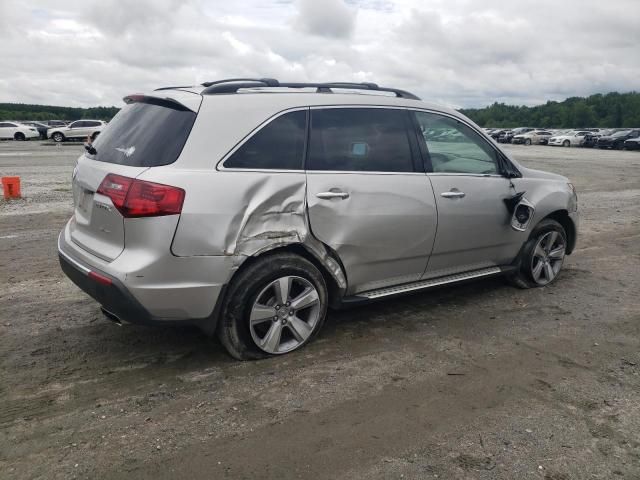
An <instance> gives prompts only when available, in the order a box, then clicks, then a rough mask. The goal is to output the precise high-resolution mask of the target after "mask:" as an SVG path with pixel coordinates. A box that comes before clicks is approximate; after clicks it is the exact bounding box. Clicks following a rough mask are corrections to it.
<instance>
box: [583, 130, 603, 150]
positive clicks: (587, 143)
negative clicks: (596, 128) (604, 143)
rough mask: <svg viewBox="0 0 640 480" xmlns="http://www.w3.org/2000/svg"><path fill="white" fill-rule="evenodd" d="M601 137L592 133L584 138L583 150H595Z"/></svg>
mask: <svg viewBox="0 0 640 480" xmlns="http://www.w3.org/2000/svg"><path fill="white" fill-rule="evenodd" d="M600 137H601V135H600V134H599V133H590V134H588V135H585V136H584V141H583V142H582V147H583V148H594V147H595V146H596V144H597V143H598V138H600Z"/></svg>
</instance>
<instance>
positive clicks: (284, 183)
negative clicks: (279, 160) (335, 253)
mask: <svg viewBox="0 0 640 480" xmlns="http://www.w3.org/2000/svg"><path fill="white" fill-rule="evenodd" d="M195 180H196V181H194V179H190V184H189V188H190V190H191V192H193V193H192V195H191V196H190V197H187V198H186V199H185V207H186V208H185V211H186V212H188V213H184V212H183V213H182V215H181V217H180V223H179V225H178V229H177V231H176V234H175V236H174V239H173V243H172V246H171V249H172V252H173V254H174V255H176V256H184V257H188V256H209V255H212V256H216V255H223V256H228V257H234V265H235V266H236V268H237V267H239V266H240V265H241V264H242V262H243V261H244V260H245V259H246V258H247V257H251V256H256V255H260V254H262V253H264V252H266V251H269V250H274V249H276V248H279V247H284V246H287V245H292V244H296V245H301V246H303V247H305V248H306V249H307V251H309V252H310V253H311V254H312V255H313V256H314V257H315V258H316V259H317V260H318V261H319V262H321V264H322V265H323V266H324V267H325V268H326V270H327V271H328V272H329V273H330V274H331V276H332V277H333V279H334V280H335V282H336V284H337V285H338V287H339V288H340V289H343V290H344V289H346V278H345V276H344V273H343V272H342V269H341V268H340V265H339V263H338V262H337V261H336V260H335V259H333V258H332V257H331V254H330V253H329V252H328V250H327V249H326V247H325V246H324V245H323V244H322V243H321V242H319V241H318V240H317V239H315V238H314V237H313V235H311V233H310V228H309V222H308V219H307V214H306V212H307V209H306V199H305V191H306V176H305V174H304V172H299V173H291V172H290V173H279V174H277V175H274V174H272V173H266V172H235V171H208V172H202V174H201V175H198V176H197V177H196V179H195Z"/></svg>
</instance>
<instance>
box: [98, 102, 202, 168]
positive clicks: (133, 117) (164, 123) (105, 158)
mask: <svg viewBox="0 0 640 480" xmlns="http://www.w3.org/2000/svg"><path fill="white" fill-rule="evenodd" d="M195 119H196V114H195V113H194V112H192V111H191V110H186V109H177V108H173V107H170V106H165V105H156V104H150V103H143V102H136V103H130V104H128V105H126V106H124V107H123V108H122V109H121V110H120V111H119V112H118V113H117V114H116V116H115V117H113V120H111V121H110V122H109V124H108V125H106V126H105V128H104V129H103V130H102V132H101V133H100V135H99V136H98V137H97V139H96V140H95V142H93V146H94V148H95V149H96V152H97V153H96V154H95V155H92V156H90V157H89V158H91V159H93V160H97V161H99V162H107V163H117V164H119V165H128V166H132V167H158V166H161V165H169V164H170V163H173V162H175V161H176V160H177V158H178V156H179V155H180V152H181V151H182V148H183V147H184V144H185V142H186V141H187V138H188V137H189V133H190V132H191V127H193V123H194V122H195Z"/></svg>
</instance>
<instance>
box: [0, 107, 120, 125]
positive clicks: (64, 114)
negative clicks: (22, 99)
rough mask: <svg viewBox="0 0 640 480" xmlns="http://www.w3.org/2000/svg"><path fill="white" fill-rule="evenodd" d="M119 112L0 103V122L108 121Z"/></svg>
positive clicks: (108, 109) (104, 109) (94, 108)
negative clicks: (88, 119) (82, 119)
mask: <svg viewBox="0 0 640 480" xmlns="http://www.w3.org/2000/svg"><path fill="white" fill-rule="evenodd" d="M118 110H120V109H119V108H117V107H91V108H76V107H53V106H49V105H29V104H26V103H0V120H78V119H81V118H91V119H93V120H106V121H109V120H111V119H112V118H113V116H114V115H115V114H116V113H118Z"/></svg>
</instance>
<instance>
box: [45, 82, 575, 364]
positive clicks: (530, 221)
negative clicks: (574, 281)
mask: <svg viewBox="0 0 640 480" xmlns="http://www.w3.org/2000/svg"><path fill="white" fill-rule="evenodd" d="M124 100H125V103H126V106H125V107H124V108H122V110H121V111H120V112H119V113H118V114H117V115H116V117H115V118H114V119H113V120H112V121H111V122H110V123H109V125H108V126H107V127H106V128H105V129H104V130H103V132H102V133H101V134H100V136H99V137H98V138H97V139H96V140H95V142H93V144H88V145H86V146H85V147H86V149H87V151H86V153H84V154H83V155H82V156H81V157H80V158H79V159H78V162H77V165H76V167H75V169H74V172H73V196H74V205H75V214H74V215H73V217H72V218H71V220H69V222H68V223H67V225H66V226H65V228H64V230H63V231H62V233H61V234H60V237H59V241H58V251H59V257H60V263H61V265H62V269H63V270H64V271H65V273H66V274H67V275H68V276H69V277H70V278H71V280H73V281H74V282H75V283H76V284H77V285H78V286H79V287H80V288H81V289H82V290H84V291H85V292H87V293H88V294H89V295H91V296H92V297H93V298H94V299H96V300H97V301H98V302H99V303H100V304H101V305H102V307H103V311H104V312H105V313H106V314H107V315H108V316H109V317H111V318H112V319H114V320H116V321H120V320H123V321H128V322H131V323H140V324H160V325H161V324H165V325H169V324H185V323H191V324H195V325H198V326H199V327H201V328H202V329H203V330H204V331H205V332H207V333H209V334H213V333H217V335H218V336H219V338H220V340H221V341H222V343H223V344H224V346H225V347H226V348H227V349H228V351H229V353H230V354H231V355H232V356H233V357H235V358H238V359H255V358H260V357H264V356H267V355H275V354H283V353H287V352H291V351H293V350H296V349H298V348H300V347H302V346H303V345H305V344H306V343H308V342H309V341H310V340H311V339H312V338H313V337H314V336H315V335H316V334H317V333H318V331H319V330H320V328H321V327H322V324H323V322H324V319H325V317H326V314H327V308H328V307H332V308H338V307H340V306H344V305H347V304H357V303H366V302H371V301H374V300H378V299H381V298H385V297H391V296H395V295H400V294H403V293H407V292H415V291H422V290H426V289H429V288H431V287H436V286H441V285H445V284H451V283H457V282H462V281H466V280H471V279H477V278H484V277H489V276H492V275H505V276H506V277H507V278H508V279H509V280H510V281H511V282H512V283H514V284H516V285H517V286H519V287H523V288H529V287H538V286H544V285H547V284H549V283H550V282H552V281H553V280H554V279H555V278H556V277H557V276H558V273H559V272H560V269H561V268H562V264H563V260H564V256H565V255H567V254H569V253H571V251H572V250H573V249H574V246H575V243H576V235H577V229H578V213H577V198H576V193H575V190H574V188H573V186H572V185H571V184H570V183H569V182H568V180H567V179H566V178H564V177H561V176H559V175H554V174H551V173H545V172H541V171H537V170H531V169H528V168H525V167H523V166H521V165H519V164H518V163H517V162H516V161H514V160H513V159H511V158H509V156H508V155H507V154H506V153H505V152H503V151H502V150H500V148H499V147H498V146H497V145H496V144H495V142H493V141H492V140H491V138H490V137H488V136H487V135H486V134H485V133H484V132H483V131H482V129H480V128H479V127H478V126H477V125H475V124H474V123H472V122H471V121H470V120H469V119H468V118H466V117H464V116H463V115H461V114H460V113H458V112H456V111H453V110H449V109H446V108H443V107H439V106H436V105H432V104H428V103H424V102H422V101H420V99H419V98H417V97H416V96H415V95H413V94H411V93H408V92H405V91H402V90H397V89H392V88H382V87H378V86H377V85H375V84H370V83H367V84H350V83H335V84H302V83H280V82H278V81H277V80H273V79H259V80H251V79H232V80H223V81H218V82H209V83H205V84H203V85H202V86H197V87H173V88H164V89H159V90H156V91H154V92H151V93H149V94H146V95H133V96H129V97H126V98H125V99H124Z"/></svg>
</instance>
